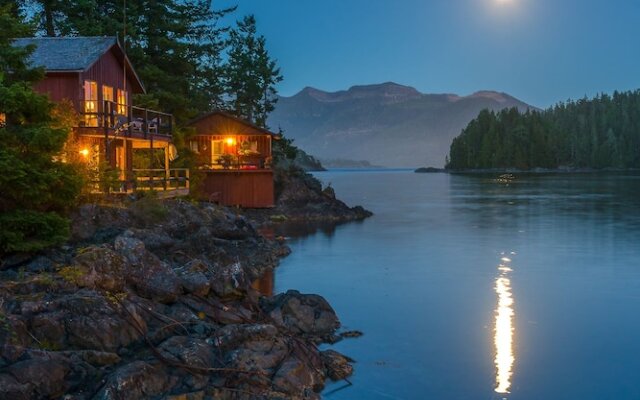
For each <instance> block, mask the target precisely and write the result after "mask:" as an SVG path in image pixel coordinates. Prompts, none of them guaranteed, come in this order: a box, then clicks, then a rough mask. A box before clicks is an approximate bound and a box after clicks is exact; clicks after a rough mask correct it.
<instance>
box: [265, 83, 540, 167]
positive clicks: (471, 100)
mask: <svg viewBox="0 0 640 400" xmlns="http://www.w3.org/2000/svg"><path fill="white" fill-rule="evenodd" d="M511 107H517V108H518V109H520V110H521V111H525V110H527V109H535V107H532V106H530V105H528V104H526V103H524V102H522V101H520V100H518V99H516V98H514V97H512V96H510V95H508V94H506V93H499V92H494V91H480V92H476V93H473V94H471V95H469V96H458V95H455V94H425V93H420V92H419V91H418V90H416V89H414V88H412V87H409V86H403V85H399V84H397V83H393V82H387V83H382V84H376V85H362V86H353V87H351V88H349V89H348V90H342V91H338V92H326V91H322V90H319V89H315V88H312V87H306V88H304V89H303V90H301V91H300V92H299V93H297V94H295V95H293V96H291V97H280V98H279V100H278V103H277V104H276V109H275V110H274V111H273V112H272V113H271V116H270V117H269V120H268V124H269V126H270V127H271V128H273V129H278V128H281V129H282V130H283V131H284V134H285V136H286V137H289V138H292V139H295V144H296V145H297V146H298V147H300V148H302V149H303V150H305V151H306V152H307V153H309V154H312V155H314V156H315V157H317V158H319V159H321V160H336V159H340V160H366V161H368V162H370V163H371V164H373V165H380V166H385V167H416V166H426V165H428V166H435V167H442V166H443V165H444V162H445V157H446V156H447V154H448V153H449V146H450V145H451V141H452V140H453V138H454V137H456V136H458V135H459V134H460V132H461V130H462V129H463V128H464V127H466V126H467V124H468V123H469V122H470V121H471V120H472V119H473V118H475V117H476V116H477V115H478V113H479V112H480V111H481V110H483V109H490V110H495V111H498V110H501V109H503V108H511Z"/></svg>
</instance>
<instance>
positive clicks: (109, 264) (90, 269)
mask: <svg viewBox="0 0 640 400" xmlns="http://www.w3.org/2000/svg"><path fill="white" fill-rule="evenodd" d="M73 266H74V267H75V268H77V269H78V270H77V271H75V272H74V274H73V276H72V277H71V278H67V279H72V280H73V281H74V282H73V283H75V284H77V285H78V286H80V287H88V288H92V289H95V288H98V289H104V290H108V291H111V292H121V291H123V290H124V285H125V275H126V272H127V271H128V269H129V263H128V261H127V259H126V258H124V257H123V256H122V255H121V254H118V253H116V252H115V251H113V250H111V249H109V248H106V247H90V248H89V249H87V250H86V251H84V252H83V253H82V254H79V255H77V256H76V257H75V258H74V260H73ZM62 271H65V270H64V269H62Z"/></svg>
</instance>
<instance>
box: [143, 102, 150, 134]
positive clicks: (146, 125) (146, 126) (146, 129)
mask: <svg viewBox="0 0 640 400" xmlns="http://www.w3.org/2000/svg"><path fill="white" fill-rule="evenodd" d="M148 111H149V110H147V109H146V108H145V109H144V121H142V127H143V132H144V137H145V139H146V138H147V136H149V112H148Z"/></svg>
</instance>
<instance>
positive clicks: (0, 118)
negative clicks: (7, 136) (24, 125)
mask: <svg viewBox="0 0 640 400" xmlns="http://www.w3.org/2000/svg"><path fill="white" fill-rule="evenodd" d="M6 124H7V114H5V113H0V128H1V127H3V126H5V125H6Z"/></svg>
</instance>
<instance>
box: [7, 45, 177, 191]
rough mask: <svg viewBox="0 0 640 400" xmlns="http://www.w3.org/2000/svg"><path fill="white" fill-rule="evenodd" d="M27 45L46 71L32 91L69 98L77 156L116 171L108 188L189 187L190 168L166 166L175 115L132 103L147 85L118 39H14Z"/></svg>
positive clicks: (32, 60) (96, 166)
mask: <svg viewBox="0 0 640 400" xmlns="http://www.w3.org/2000/svg"><path fill="white" fill-rule="evenodd" d="M28 45H32V46H34V47H35V49H34V51H33V53H32V54H31V56H30V63H31V65H32V66H34V67H43V68H44V69H45V78H44V80H42V81H40V82H39V83H38V84H37V85H36V87H35V89H36V90H37V91H39V92H41V93H44V94H48V95H49V97H50V99H51V100H52V101H56V102H62V101H69V102H70V103H71V104H72V105H73V108H74V109H75V110H76V111H77V113H78V115H79V119H78V122H77V126H75V127H74V139H75V143H74V147H75V146H77V149H78V150H77V151H78V152H79V154H80V157H81V158H82V159H83V160H84V161H86V162H87V163H88V164H89V168H90V170H95V171H96V173H98V171H99V169H100V168H102V167H104V166H105V165H106V166H110V167H112V168H115V169H117V170H118V171H119V175H120V176H119V182H120V183H119V184H117V185H116V186H117V187H115V188H114V187H112V188H110V190H111V191H124V192H126V191H129V190H132V189H134V188H138V189H148V188H154V189H158V188H162V189H170V188H174V189H181V190H183V191H184V189H188V171H186V170H170V169H169V162H170V159H171V158H172V156H173V154H175V151H174V150H175V148H174V147H173V146H172V144H171V137H172V130H173V116H172V115H170V114H166V113H162V112H159V111H154V110H149V109H145V108H140V107H134V106H132V105H131V98H132V96H133V95H134V94H139V93H145V88H144V86H143V84H142V82H141V81H140V79H139V77H138V75H137V74H136V72H135V70H134V68H133V66H132V65H131V62H130V61H129V59H128V58H127V56H126V54H125V52H124V50H123V49H122V47H121V46H120V43H119V42H118V40H117V38H116V37H40V38H20V39H16V40H15V41H14V46H19V47H24V46H28ZM141 164H146V165H141ZM96 189H97V186H96Z"/></svg>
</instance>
